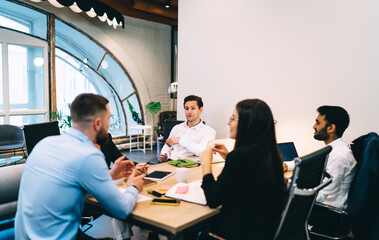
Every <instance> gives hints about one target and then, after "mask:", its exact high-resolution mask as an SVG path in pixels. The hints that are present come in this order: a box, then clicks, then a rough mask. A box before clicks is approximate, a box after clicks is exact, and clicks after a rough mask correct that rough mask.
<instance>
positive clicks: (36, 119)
mask: <svg viewBox="0 0 379 240" xmlns="http://www.w3.org/2000/svg"><path fill="white" fill-rule="evenodd" d="M42 122H45V115H43V114H40V115H17V116H10V124H12V125H17V126H22V125H25V124H33V123H42Z"/></svg>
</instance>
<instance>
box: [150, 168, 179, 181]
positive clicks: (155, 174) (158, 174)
mask: <svg viewBox="0 0 379 240" xmlns="http://www.w3.org/2000/svg"><path fill="white" fill-rule="evenodd" d="M172 174H174V172H170V171H159V170H155V171H152V172H151V173H149V174H147V175H146V177H145V179H151V180H163V179H166V178H168V177H169V176H171V175H172Z"/></svg>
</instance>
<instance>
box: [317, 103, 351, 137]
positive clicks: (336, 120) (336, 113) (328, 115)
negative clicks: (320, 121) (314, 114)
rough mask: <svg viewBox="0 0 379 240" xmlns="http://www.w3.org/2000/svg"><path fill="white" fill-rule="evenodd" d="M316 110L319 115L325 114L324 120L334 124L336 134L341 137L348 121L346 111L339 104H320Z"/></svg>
mask: <svg viewBox="0 0 379 240" xmlns="http://www.w3.org/2000/svg"><path fill="white" fill-rule="evenodd" d="M317 111H318V113H319V114H320V115H321V116H325V121H327V122H328V123H329V124H334V125H335V126H336V135H337V136H338V137H342V135H343V133H344V132H345V130H346V128H347V127H348V126H349V123H350V118H349V114H348V113H347V111H346V110H345V109H343V108H342V107H339V106H321V107H319V108H317Z"/></svg>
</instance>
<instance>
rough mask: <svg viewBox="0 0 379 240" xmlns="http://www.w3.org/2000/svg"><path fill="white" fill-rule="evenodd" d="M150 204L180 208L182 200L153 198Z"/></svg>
mask: <svg viewBox="0 0 379 240" xmlns="http://www.w3.org/2000/svg"><path fill="white" fill-rule="evenodd" d="M150 204H153V205H169V206H178V205H179V204H180V200H179V199H168V198H153V200H151V202H150Z"/></svg>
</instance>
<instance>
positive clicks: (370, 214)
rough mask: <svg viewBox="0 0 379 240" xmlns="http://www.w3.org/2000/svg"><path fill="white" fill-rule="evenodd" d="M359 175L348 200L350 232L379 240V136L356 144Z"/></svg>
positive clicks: (367, 137)
mask: <svg viewBox="0 0 379 240" xmlns="http://www.w3.org/2000/svg"><path fill="white" fill-rule="evenodd" d="M352 150H353V154H354V157H355V158H356V160H357V162H358V163H357V166H356V173H355V177H354V180H353V182H352V184H351V186H350V190H349V195H348V199H347V212H348V213H349V214H348V218H349V223H350V228H351V231H352V232H353V234H354V237H356V238H357V239H379V207H378V204H379V136H378V134H376V133H374V132H371V133H369V134H366V135H363V136H361V137H359V138H357V139H355V140H354V141H353V145H352Z"/></svg>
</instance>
